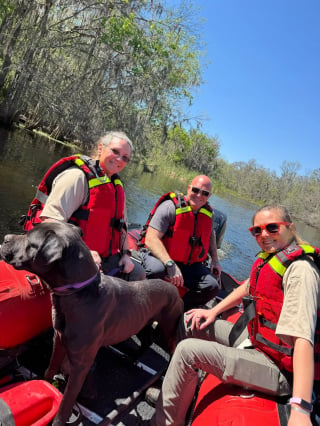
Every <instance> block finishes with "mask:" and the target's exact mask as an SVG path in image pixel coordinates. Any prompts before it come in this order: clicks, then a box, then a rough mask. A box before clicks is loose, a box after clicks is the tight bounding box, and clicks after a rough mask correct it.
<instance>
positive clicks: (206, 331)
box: [151, 205, 320, 426]
mask: <svg viewBox="0 0 320 426" xmlns="http://www.w3.org/2000/svg"><path fill="white" fill-rule="evenodd" d="M249 231H250V233H251V234H252V235H253V236H254V237H255V238H256V242H257V244H258V245H259V247H260V249H261V251H260V253H258V256H257V259H256V261H255V262H254V264H253V266H252V269H251V273H250V277H249V279H248V280H246V281H245V282H244V283H243V284H242V285H239V287H238V288H236V289H235V290H234V291H232V292H231V293H230V294H229V295H228V296H227V297H226V298H225V299H224V300H222V301H221V302H220V303H218V304H217V305H216V306H214V307H213V308H212V309H191V310H190V311H189V312H187V313H186V314H185V316H184V318H183V320H182V321H181V322H180V327H179V333H178V339H179V340H180V342H179V343H178V345H177V347H176V350H175V352H174V354H173V357H172V359H171V362H170V365H169V368H168V370H167V373H166V375H165V378H164V381H163V384H162V390H161V397H159V398H158V402H157V406H156V415H155V416H154V418H153V420H152V421H151V425H152V426H153V425H155V426H156V425H167V426H169V425H174V426H183V425H185V418H186V414H187V411H188V408H189V406H190V404H191V401H192V398H193V396H194V392H195V389H196V386H197V382H198V369H201V370H202V371H204V372H206V373H209V374H212V375H214V376H216V377H217V378H218V379H219V380H221V382H223V383H230V384H234V385H237V386H239V385H240V386H244V387H245V388H246V389H251V390H253V391H258V392H263V393H266V394H268V395H273V396H282V397H287V398H288V403H289V404H290V405H291V410H290V416H289V422H288V425H290V426H311V425H312V424H316V423H312V420H311V417H312V414H313V412H316V414H317V415H319V405H318V406H317V407H316V409H314V407H313V404H312V390H313V386H314V390H315V392H316V394H315V396H316V398H315V400H316V401H318V400H319V384H320V359H319V355H320V326H319V317H320V291H319V287H320V279H319V269H318V267H319V265H320V249H318V248H316V247H313V246H310V245H309V244H308V243H307V242H305V241H303V240H302V239H301V238H300V237H299V236H298V235H297V233H296V229H295V226H294V224H293V223H292V220H291V218H290V215H289V213H288V211H287V209H286V208H285V207H283V206H281V205H268V206H264V207H262V208H260V209H259V210H258V211H257V212H256V213H255V215H254V216H253V226H251V227H250V228H249ZM241 301H243V306H244V307H245V310H244V313H243V314H242V316H241V317H240V318H239V320H238V321H237V322H236V324H235V326H234V324H233V323H231V322H229V321H226V320H223V319H221V318H220V316H221V314H222V313H223V312H226V311H228V310H230V309H231V308H233V307H235V306H238V305H239V304H240V303H241ZM314 380H315V382H314ZM200 405H201V402H200Z"/></svg>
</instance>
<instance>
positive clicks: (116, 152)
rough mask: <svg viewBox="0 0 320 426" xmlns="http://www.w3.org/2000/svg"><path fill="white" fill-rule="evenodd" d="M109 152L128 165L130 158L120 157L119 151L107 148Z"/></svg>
mask: <svg viewBox="0 0 320 426" xmlns="http://www.w3.org/2000/svg"><path fill="white" fill-rule="evenodd" d="M109 149H110V151H112V153H113V154H114V155H116V156H117V157H119V158H120V160H122V161H124V162H125V163H129V161H130V158H129V157H128V156H127V155H121V154H120V151H118V150H117V149H116V148H109Z"/></svg>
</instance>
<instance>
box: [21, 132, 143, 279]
mask: <svg viewBox="0 0 320 426" xmlns="http://www.w3.org/2000/svg"><path fill="white" fill-rule="evenodd" d="M132 150H133V145H132V142H131V140H130V139H129V138H128V136H127V135H126V134H125V133H123V132H117V131H110V132H107V133H106V134H105V135H104V136H102V137H101V138H100V139H99V140H98V141H97V143H96V144H95V147H94V150H93V153H92V158H90V157H87V156H84V155H71V156H70V157H66V158H62V159H61V160H59V161H58V162H57V163H55V164H54V165H53V166H51V168H50V169H49V170H48V172H47V173H46V174H45V176H44V178H43V179H42V181H41V183H40V185H39V187H38V190H37V193H36V198H35V199H34V200H33V201H32V203H31V206H30V208H29V212H28V215H27V216H26V217H25V222H24V229H25V230H26V231H27V230H29V229H31V228H32V227H33V226H34V224H36V223H39V222H45V221H58V222H59V221H62V222H69V223H73V224H75V225H77V226H79V227H80V228H81V230H82V233H83V240H84V242H85V243H86V244H87V246H88V247H89V248H90V250H91V253H92V255H93V257H94V259H95V262H96V263H97V265H98V266H99V267H100V268H101V269H102V271H103V272H104V273H105V274H107V275H117V276H121V277H122V278H125V279H127V280H129V281H137V280H142V279H144V278H145V272H144V269H143V267H142V266H141V265H140V264H139V263H138V262H137V261H136V260H134V259H133V258H131V257H130V252H129V250H128V236H127V218H126V206H125V193H124V189H123V185H122V182H121V180H120V177H119V175H118V173H119V172H121V170H123V168H124V167H125V166H126V165H127V164H128V162H129V161H130V156H131V153H132Z"/></svg>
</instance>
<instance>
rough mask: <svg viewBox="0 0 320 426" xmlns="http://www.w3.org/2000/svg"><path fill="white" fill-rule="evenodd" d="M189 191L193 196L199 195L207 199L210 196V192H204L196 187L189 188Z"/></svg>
mask: <svg viewBox="0 0 320 426" xmlns="http://www.w3.org/2000/svg"><path fill="white" fill-rule="evenodd" d="M191 191H192V192H193V193H194V194H201V195H203V196H204V197H209V195H210V192H209V191H206V190H204V189H200V188H197V187H196V186H191Z"/></svg>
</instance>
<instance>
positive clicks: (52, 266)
mask: <svg viewBox="0 0 320 426" xmlns="http://www.w3.org/2000/svg"><path fill="white" fill-rule="evenodd" d="M0 256H1V257H2V258H3V259H4V260H5V261H6V262H7V263H9V264H10V265H12V266H13V267H14V268H15V269H23V270H27V271H29V272H32V273H34V274H36V275H38V276H39V277H40V278H41V279H42V280H43V281H44V282H45V283H46V285H47V286H48V287H49V290H50V292H51V297H52V317H53V327H54V330H55V333H54V343H53V351H52V355H51V360H50V363H49V367H48V369H47V371H46V373H45V378H46V379H47V380H52V378H53V376H54V374H56V373H57V372H58V371H59V369H60V367H61V364H62V361H63V359H64V356H65V355H66V357H67V359H68V361H69V365H70V372H69V378H68V383H67V386H66V388H65V392H64V395H63V398H62V401H61V404H60V407H59V410H58V413H57V415H56V416H55V418H54V420H53V425H54V426H62V425H64V424H65V423H66V422H67V421H68V419H69V417H70V415H71V412H72V408H73V405H74V403H75V402H76V399H77V397H78V395H79V393H80V391H81V388H82V386H83V384H84V381H85V379H86V376H87V374H88V372H89V369H90V367H91V366H92V364H93V363H94V359H95V357H96V354H97V352H98V350H99V349H100V347H105V346H108V345H113V344H117V343H120V342H122V341H124V340H126V339H128V338H129V337H131V336H133V335H135V334H137V333H138V332H139V331H140V330H141V329H143V327H144V326H145V325H147V324H150V323H151V322H152V321H158V324H159V329H160V332H162V335H163V337H164V339H165V340H166V342H167V345H168V348H169V350H170V351H173V350H174V347H175V337H176V327H177V324H178V321H179V319H180V317H181V315H182V313H183V302H182V300H181V298H180V296H179V293H178V290H177V289H176V287H174V286H173V285H172V284H170V283H168V282H165V281H163V280H160V279H153V280H143V281H135V282H127V281H124V280H121V279H120V278H115V277H109V276H106V275H103V274H101V273H100V272H99V271H98V268H97V265H96V264H95V262H94V260H93V257H92V255H91V253H90V251H89V249H88V247H87V246H86V245H85V243H84V242H83V241H82V239H81V237H80V233H79V228H77V227H75V226H73V225H69V224H65V223H54V222H45V223H41V224H38V225H36V226H35V227H34V228H33V229H31V230H30V231H28V232H27V233H26V234H23V235H6V236H5V237H4V241H3V244H2V246H1V248H0Z"/></svg>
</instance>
